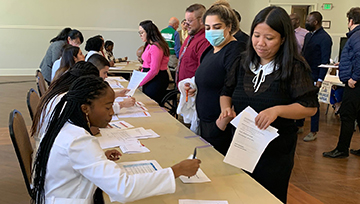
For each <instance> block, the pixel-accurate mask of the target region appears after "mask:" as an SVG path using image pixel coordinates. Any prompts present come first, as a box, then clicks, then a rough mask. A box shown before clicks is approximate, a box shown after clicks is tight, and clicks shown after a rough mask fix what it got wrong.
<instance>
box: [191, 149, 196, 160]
mask: <svg viewBox="0 0 360 204" xmlns="http://www.w3.org/2000/svg"><path fill="white" fill-rule="evenodd" d="M195 158H196V147H195V149H194V154H193V158H192V159H195Z"/></svg>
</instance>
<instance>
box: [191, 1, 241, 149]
mask: <svg viewBox="0 0 360 204" xmlns="http://www.w3.org/2000/svg"><path fill="white" fill-rule="evenodd" d="M202 20H203V23H204V25H205V37H206V39H207V40H208V41H209V42H210V44H211V45H212V46H209V47H208V48H207V49H206V50H205V51H204V53H203V54H202V56H201V58H200V66H199V67H198V69H197V71H196V73H195V84H196V87H197V88H196V89H195V88H193V87H185V89H189V96H190V97H191V96H194V95H195V92H197V93H196V100H195V103H196V111H197V114H198V118H199V119H200V124H199V128H200V135H201V137H202V138H204V139H205V140H206V141H207V142H209V143H210V144H211V145H213V146H214V148H215V149H216V150H217V151H219V152H220V153H221V154H223V155H225V154H226V152H227V150H228V148H229V146H230V143H231V140H232V135H233V134H232V129H231V126H230V125H229V126H228V127H226V128H223V129H220V128H219V127H220V126H223V125H221V124H217V123H216V120H217V118H218V117H219V113H221V109H220V101H219V100H220V92H221V89H222V88H223V86H224V80H225V76H226V73H227V72H228V70H230V68H231V66H232V64H233V62H234V60H235V59H236V58H237V57H239V56H240V53H241V51H243V50H245V45H244V44H240V43H238V42H237V41H236V39H235V38H234V37H233V34H234V33H236V32H237V31H238V30H239V25H238V21H237V19H236V17H235V14H234V12H233V10H232V9H231V8H230V5H229V3H227V2H226V1H217V2H215V3H214V4H213V5H212V6H211V7H210V8H209V9H208V10H207V11H206V12H205V14H204V15H203V19H202Z"/></svg>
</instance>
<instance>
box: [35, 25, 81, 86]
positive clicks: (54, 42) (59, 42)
mask: <svg viewBox="0 0 360 204" xmlns="http://www.w3.org/2000/svg"><path fill="white" fill-rule="evenodd" d="M83 41H84V37H83V35H82V34H81V32H80V31H78V30H75V29H73V30H72V29H71V28H64V29H63V30H62V31H61V32H60V33H59V34H58V35H57V36H56V37H54V38H53V39H51V40H50V43H51V44H50V46H49V48H48V49H47V51H46V54H45V56H44V58H43V59H42V61H41V63H40V69H41V73H42V74H43V76H44V79H45V81H46V82H47V83H48V84H49V85H50V83H51V69H52V66H53V64H54V62H55V61H56V60H58V59H59V58H60V57H61V54H62V53H61V49H62V47H64V45H65V44H70V45H72V46H77V47H79V46H80V45H81V44H82V43H83Z"/></svg>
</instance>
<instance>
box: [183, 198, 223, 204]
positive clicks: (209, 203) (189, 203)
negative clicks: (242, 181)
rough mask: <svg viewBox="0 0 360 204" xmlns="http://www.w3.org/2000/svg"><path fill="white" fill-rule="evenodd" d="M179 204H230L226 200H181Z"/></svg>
mask: <svg viewBox="0 0 360 204" xmlns="http://www.w3.org/2000/svg"><path fill="white" fill-rule="evenodd" d="M179 204H229V203H228V201H226V200H191V199H180V200H179Z"/></svg>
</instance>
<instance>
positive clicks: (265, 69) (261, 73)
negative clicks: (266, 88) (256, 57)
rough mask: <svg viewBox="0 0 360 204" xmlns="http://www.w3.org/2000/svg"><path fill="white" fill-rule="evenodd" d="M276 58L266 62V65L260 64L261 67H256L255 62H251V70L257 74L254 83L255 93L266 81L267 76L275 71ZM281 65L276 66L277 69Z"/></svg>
mask: <svg viewBox="0 0 360 204" xmlns="http://www.w3.org/2000/svg"><path fill="white" fill-rule="evenodd" d="M274 66H275V65H274V60H272V61H271V62H269V63H267V64H265V65H261V64H260V65H259V68H258V69H256V67H255V65H254V64H253V63H250V70H251V71H252V72H253V73H254V74H255V76H254V78H253V80H252V83H253V84H254V86H253V87H254V89H255V90H254V93H256V92H257V91H258V90H259V88H260V85H261V84H262V83H263V82H265V76H267V75H269V74H271V73H273V72H274ZM278 69H279V66H275V70H278Z"/></svg>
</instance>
